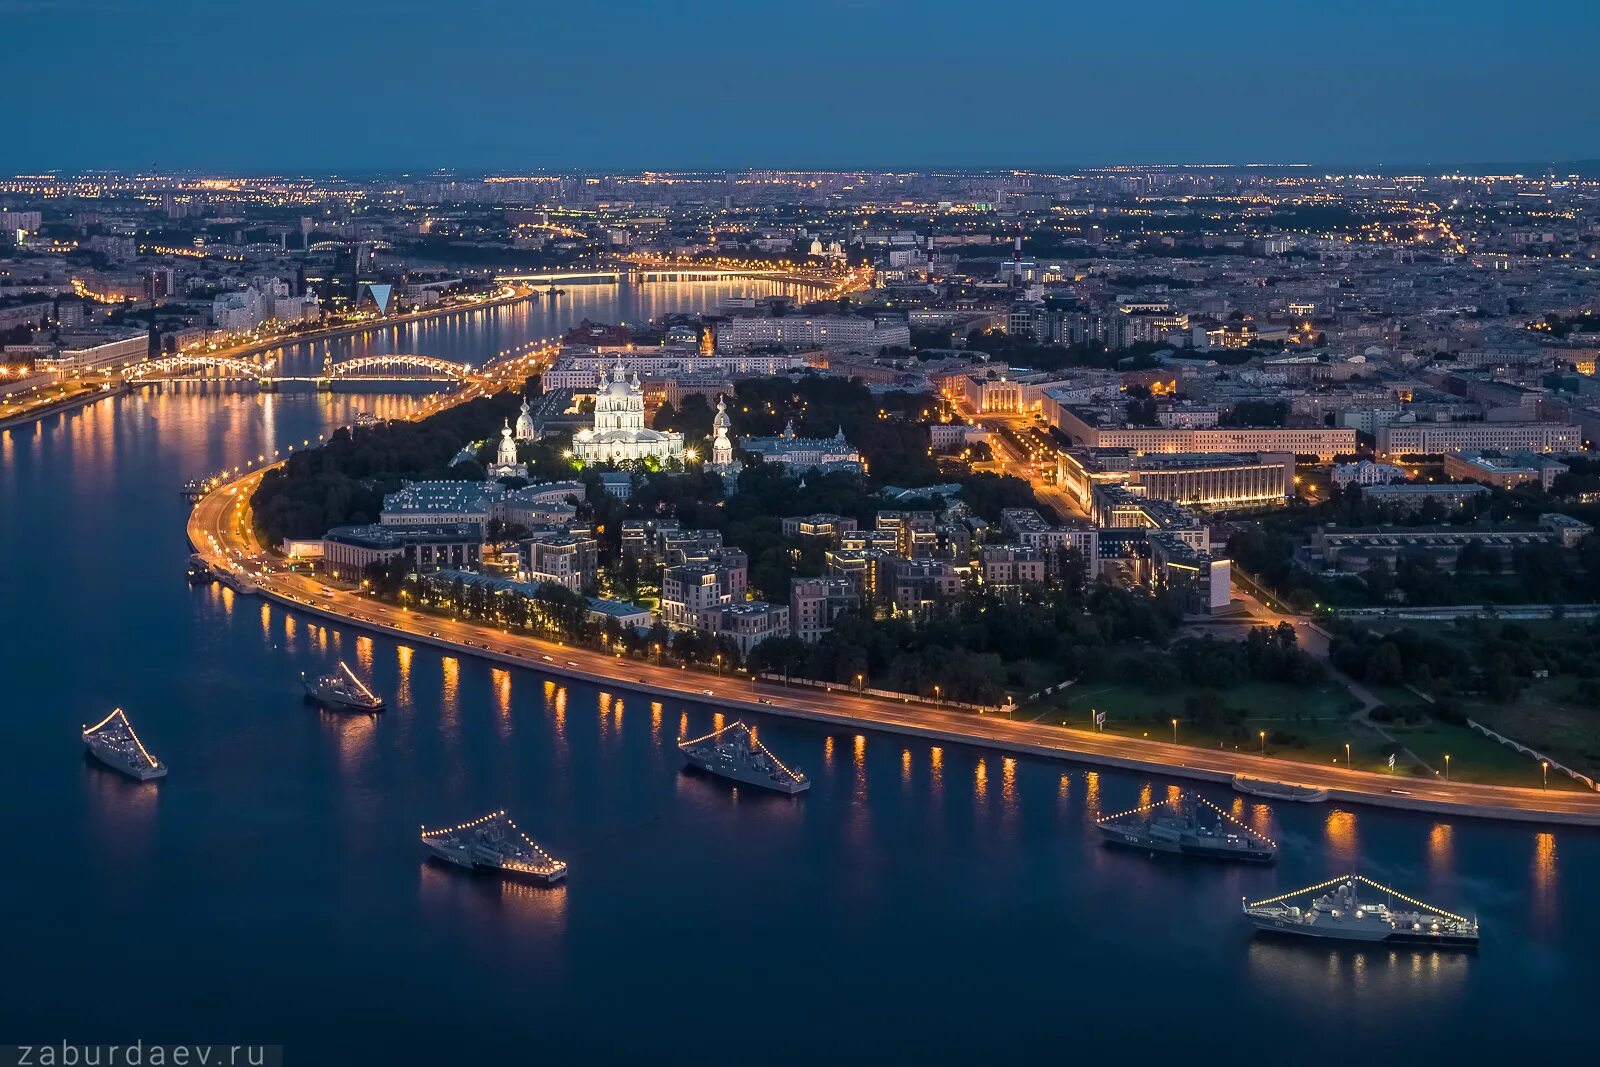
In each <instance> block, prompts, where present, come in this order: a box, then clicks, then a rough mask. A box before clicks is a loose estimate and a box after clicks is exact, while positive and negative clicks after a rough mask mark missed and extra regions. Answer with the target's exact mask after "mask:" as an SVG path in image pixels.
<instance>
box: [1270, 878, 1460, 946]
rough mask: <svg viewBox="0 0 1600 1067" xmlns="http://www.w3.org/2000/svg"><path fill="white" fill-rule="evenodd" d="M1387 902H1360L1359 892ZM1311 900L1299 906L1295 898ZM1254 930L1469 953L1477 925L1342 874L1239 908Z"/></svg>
mask: <svg viewBox="0 0 1600 1067" xmlns="http://www.w3.org/2000/svg"><path fill="white" fill-rule="evenodd" d="M1359 886H1364V887H1366V888H1367V889H1370V890H1375V891H1376V892H1377V893H1381V894H1383V895H1384V896H1385V898H1386V899H1385V900H1383V901H1376V900H1362V899H1361V898H1360V895H1359V893H1358V887H1359ZM1306 897H1310V898H1311V901H1310V904H1309V905H1308V906H1306V907H1303V908H1302V907H1301V906H1300V905H1298V904H1295V903H1294V901H1295V900H1296V899H1302V898H1306ZM1396 901H1399V904H1398V905H1397V904H1396V903H1395V902H1396ZM1243 909H1244V914H1245V915H1246V917H1248V918H1249V919H1250V921H1251V922H1252V923H1254V924H1255V927H1256V929H1257V930H1260V931H1265V932H1267V933H1271V934H1287V935H1290V936H1295V937H1317V938H1323V939H1326V940H1330V941H1359V942H1366V943H1368V944H1385V945H1392V944H1401V945H1436V946H1438V947H1440V948H1460V949H1471V948H1476V947H1477V945H1478V920H1477V919H1476V918H1472V919H1468V918H1467V917H1465V916H1463V915H1456V914H1455V913H1454V912H1448V911H1445V910H1444V909H1443V908H1438V907H1435V906H1434V905H1432V904H1424V903H1423V902H1422V901H1420V900H1415V899H1413V898H1411V897H1408V896H1406V895H1405V894H1404V893H1399V892H1396V891H1395V890H1393V889H1390V888H1389V887H1388V886H1385V885H1379V884H1378V883H1377V882H1374V881H1373V880H1372V879H1370V878H1365V877H1363V876H1361V875H1359V874H1342V875H1340V876H1339V877H1337V878H1330V879H1329V880H1328V881H1326V882H1323V883H1321V884H1320V885H1313V886H1307V887H1306V888H1304V889H1297V890H1295V891H1294V892H1293V893H1285V894H1283V895H1282V896H1276V897H1271V898H1269V899H1267V900H1258V901H1256V902H1255V903H1253V904H1250V903H1244V904H1243Z"/></svg>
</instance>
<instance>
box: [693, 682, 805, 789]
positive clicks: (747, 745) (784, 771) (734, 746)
mask: <svg viewBox="0 0 1600 1067" xmlns="http://www.w3.org/2000/svg"><path fill="white" fill-rule="evenodd" d="M706 692H708V693H709V692H710V690H709V689H708V690H706ZM678 751H679V752H681V753H683V758H684V761H685V762H686V763H688V765H689V766H691V767H696V768H698V769H700V770H702V771H705V772H706V773H707V774H715V775H717V776H719V777H722V778H729V779H732V780H733V781H735V782H743V783H744V784H745V785H753V786H759V787H760V788H762V789H771V790H773V791H775V792H778V793H788V794H789V795H790V796H793V795H794V794H796V793H804V792H805V791H806V790H807V789H810V788H811V779H809V778H807V777H806V776H805V775H803V774H801V773H800V772H799V771H797V770H793V769H791V768H789V767H785V766H784V765H783V764H782V763H781V762H779V760H778V757H776V756H774V755H773V754H772V753H771V752H769V751H768V750H767V746H766V745H763V744H762V743H761V742H760V741H758V740H756V735H755V731H754V730H752V729H750V727H748V726H746V725H745V724H744V723H742V722H734V723H730V724H729V725H727V726H724V727H723V728H722V729H720V730H717V731H715V732H713V733H709V734H706V735H705V736H704V737H697V738H694V739H693V740H690V741H685V740H682V739H681V738H680V739H679V741H678Z"/></svg>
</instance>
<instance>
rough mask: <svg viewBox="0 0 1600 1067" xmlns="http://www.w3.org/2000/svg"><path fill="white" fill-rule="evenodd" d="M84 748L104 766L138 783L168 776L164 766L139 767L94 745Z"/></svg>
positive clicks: (86, 745)
mask: <svg viewBox="0 0 1600 1067" xmlns="http://www.w3.org/2000/svg"><path fill="white" fill-rule="evenodd" d="M83 748H84V751H86V752H87V753H89V755H91V756H93V757H94V758H95V761H96V762H98V763H99V764H101V765H102V766H105V767H110V768H111V769H112V770H114V771H116V772H117V773H119V774H124V775H127V776H128V777H129V778H132V779H133V780H134V781H136V782H153V781H155V780H156V779H157V778H165V777H166V776H167V768H166V767H165V766H164V765H163V766H160V767H137V766H134V765H133V764H130V763H128V762H127V761H126V760H124V759H122V758H121V756H119V755H118V754H116V753H112V752H102V751H100V749H98V748H96V747H95V746H94V745H90V744H85V745H84V746H83Z"/></svg>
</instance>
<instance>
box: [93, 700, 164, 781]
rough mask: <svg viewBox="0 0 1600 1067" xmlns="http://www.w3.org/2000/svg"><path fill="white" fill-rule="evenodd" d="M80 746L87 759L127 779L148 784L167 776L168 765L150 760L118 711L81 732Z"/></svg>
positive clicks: (136, 735) (127, 722)
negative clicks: (89, 756) (97, 762)
mask: <svg viewBox="0 0 1600 1067" xmlns="http://www.w3.org/2000/svg"><path fill="white" fill-rule="evenodd" d="M83 745H84V747H85V748H86V749H88V750H89V755H91V756H93V757H94V758H95V759H97V760H99V761H100V762H101V763H104V764H105V765H106V766H107V767H110V768H111V769H112V770H114V771H121V772H122V773H123V774H126V775H127V776H128V777H129V778H137V779H138V780H139V781H141V782H148V781H150V780H151V779H154V778H165V777H166V776H167V765H166V764H165V763H162V762H161V761H160V760H158V759H156V758H155V757H154V756H152V755H151V754H150V753H149V752H148V751H147V750H146V749H145V747H144V744H143V742H141V741H140V740H139V735H138V734H136V733H134V732H133V724H132V723H131V722H129V721H128V716H127V714H126V713H125V712H124V711H123V710H122V709H121V708H117V709H116V710H115V711H113V712H112V713H111V714H110V715H107V716H106V717H105V718H103V719H101V720H100V721H99V722H97V723H95V724H94V725H93V726H85V727H84V728H83Z"/></svg>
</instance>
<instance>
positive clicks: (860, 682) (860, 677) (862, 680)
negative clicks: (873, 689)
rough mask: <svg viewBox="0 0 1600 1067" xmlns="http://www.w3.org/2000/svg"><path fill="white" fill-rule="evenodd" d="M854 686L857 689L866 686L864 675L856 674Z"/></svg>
mask: <svg viewBox="0 0 1600 1067" xmlns="http://www.w3.org/2000/svg"><path fill="white" fill-rule="evenodd" d="M856 688H857V689H862V690H864V689H866V688H867V685H866V679H865V676H864V675H860V674H858V675H856Z"/></svg>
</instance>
